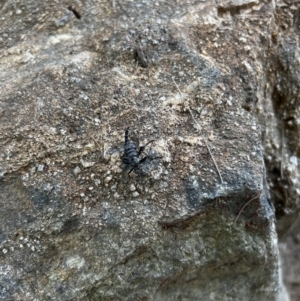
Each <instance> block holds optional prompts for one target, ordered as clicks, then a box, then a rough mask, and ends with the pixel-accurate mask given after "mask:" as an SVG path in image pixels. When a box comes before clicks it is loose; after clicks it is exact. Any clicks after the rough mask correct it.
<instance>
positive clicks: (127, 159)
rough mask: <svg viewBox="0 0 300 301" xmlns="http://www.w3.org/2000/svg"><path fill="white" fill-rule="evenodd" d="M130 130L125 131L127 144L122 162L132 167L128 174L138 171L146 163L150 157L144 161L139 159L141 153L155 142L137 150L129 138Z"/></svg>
mask: <svg viewBox="0 0 300 301" xmlns="http://www.w3.org/2000/svg"><path fill="white" fill-rule="evenodd" d="M128 132H129V128H127V129H126V130H125V144H124V154H123V156H122V162H123V163H124V164H126V165H127V166H129V167H130V170H129V172H128V174H130V173H131V172H132V171H133V170H138V169H139V168H140V164H141V163H143V162H145V160H146V159H147V158H148V156H145V157H144V158H143V159H139V157H140V155H141V153H142V152H143V151H144V149H145V147H146V146H147V145H149V144H150V143H152V142H153V141H154V140H151V141H149V142H148V143H147V144H146V145H144V146H140V147H139V149H138V150H137V147H136V146H135V144H134V143H133V142H132V141H130V140H129V138H128Z"/></svg>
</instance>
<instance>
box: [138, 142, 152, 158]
mask: <svg viewBox="0 0 300 301" xmlns="http://www.w3.org/2000/svg"><path fill="white" fill-rule="evenodd" d="M154 141H155V140H151V141H149V142H148V143H146V144H145V145H144V146H140V148H139V151H138V156H140V155H141V153H142V152H143V151H144V149H145V148H146V146H147V145H149V144H150V143H152V142H154Z"/></svg>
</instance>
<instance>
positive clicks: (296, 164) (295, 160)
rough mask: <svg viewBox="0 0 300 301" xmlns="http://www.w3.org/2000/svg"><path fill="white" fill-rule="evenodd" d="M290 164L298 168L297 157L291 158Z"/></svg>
mask: <svg viewBox="0 0 300 301" xmlns="http://www.w3.org/2000/svg"><path fill="white" fill-rule="evenodd" d="M290 162H291V163H292V164H294V165H295V166H298V158H297V157H296V156H291V157H290Z"/></svg>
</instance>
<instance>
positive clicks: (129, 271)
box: [0, 0, 296, 301]
mask: <svg viewBox="0 0 300 301" xmlns="http://www.w3.org/2000/svg"><path fill="white" fill-rule="evenodd" d="M0 9H1V18H0V28H1V29H0V43H1V52H0V89H1V95H0V124H1V132H0V148H1V154H0V177H1V182H0V204H1V210H0V225H1V229H0V230H1V232H0V300H144V301H146V300H165V301H167V300H279V299H280V298H281V300H283V297H281V295H282V287H281V282H280V275H279V261H278V248H277V234H276V230H275V219H274V207H273V205H272V203H271V201H270V196H269V193H268V188H267V180H266V171H265V167H264V154H263V146H262V143H261V133H263V134H265V132H266V131H265V129H266V128H261V126H260V124H263V122H262V120H264V118H265V114H264V113H263V112H262V110H260V108H262V107H263V105H265V103H264V102H263V99H264V94H263V93H264V91H265V87H266V86H267V83H268V80H269V77H268V73H267V72H268V70H266V66H269V65H268V64H270V65H271V63H270V61H269V60H270V59H271V58H272V56H271V55H269V52H268V51H269V49H270V45H273V44H272V43H275V40H274V39H275V38H274V36H272V33H273V30H274V28H276V22H275V20H274V18H275V17H276V16H280V14H281V12H278V11H277V10H276V5H275V3H273V2H260V1H243V2H241V1H217V2H213V1H174V2H168V1H155V2H153V1H147V0H145V1H142V0H138V1H93V0H90V1H77V2H76V3H75V4H74V6H72V7H70V4H69V2H68V1H60V2H59V3H58V2H57V1H54V0H53V1H32V0H27V1H24V0H20V1H19V2H15V1H9V0H7V1H5V2H3V3H2V4H1V6H0ZM285 38H287V37H285ZM277 48H278V49H279V50H280V49H281V48H280V47H277V46H276V47H275V46H274V55H278V56H279V55H280V53H281V52H280V51H277ZM294 49H296V46H295V48H294ZM275 50H276V51H277V52H275ZM282 51H283V50H282ZM295 51H296V50H295ZM270 53H271V52H270ZM282 53H283V54H282V56H283V58H284V57H285V56H286V55H285V54H284V52H282ZM282 60H283V59H282ZM287 65H289V63H288V62H287ZM274 68H275V67H274ZM268 95H269V94H268ZM266 103H268V102H266ZM270 112H271V111H270ZM257 113H258V115H257ZM257 116H258V117H257ZM127 127H130V139H131V140H132V141H133V142H134V143H135V144H136V145H138V141H140V144H141V145H144V144H146V143H147V142H148V141H151V140H154V141H153V143H151V145H149V146H148V147H147V148H146V150H145V154H144V155H142V156H146V155H148V158H147V159H146V160H145V161H144V162H143V163H141V164H140V168H139V170H135V171H133V172H132V173H131V174H130V175H128V169H127V172H126V168H124V166H122V164H121V156H122V154H123V150H124V131H125V129H126V128H127ZM265 135H267V134H265ZM286 137H287V136H286ZM263 138H264V137H263ZM295 160H296V159H295ZM267 167H268V166H267ZM271 196H272V194H271Z"/></svg>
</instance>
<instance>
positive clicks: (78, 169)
mask: <svg viewBox="0 0 300 301" xmlns="http://www.w3.org/2000/svg"><path fill="white" fill-rule="evenodd" d="M80 172H81V169H80V168H79V167H78V166H76V167H75V168H74V169H73V173H74V175H77V174H79V173H80Z"/></svg>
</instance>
